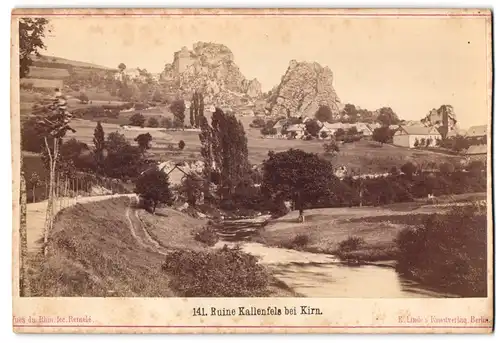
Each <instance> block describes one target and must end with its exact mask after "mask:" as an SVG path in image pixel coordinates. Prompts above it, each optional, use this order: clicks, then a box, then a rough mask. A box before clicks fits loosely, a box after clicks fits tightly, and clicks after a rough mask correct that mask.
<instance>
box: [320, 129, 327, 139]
mask: <svg viewBox="0 0 500 343" xmlns="http://www.w3.org/2000/svg"><path fill="white" fill-rule="evenodd" d="M319 136H320V137H321V138H323V139H326V138H328V132H326V131H323V132H321V133H320V135H319Z"/></svg>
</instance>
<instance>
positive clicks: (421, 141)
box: [419, 137, 425, 148]
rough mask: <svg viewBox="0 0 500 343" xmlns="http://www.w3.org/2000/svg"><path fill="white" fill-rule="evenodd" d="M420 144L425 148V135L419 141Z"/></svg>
mask: <svg viewBox="0 0 500 343" xmlns="http://www.w3.org/2000/svg"><path fill="white" fill-rule="evenodd" d="M419 145H420V146H421V147H422V148H423V147H425V138H423V137H422V138H420V143H419Z"/></svg>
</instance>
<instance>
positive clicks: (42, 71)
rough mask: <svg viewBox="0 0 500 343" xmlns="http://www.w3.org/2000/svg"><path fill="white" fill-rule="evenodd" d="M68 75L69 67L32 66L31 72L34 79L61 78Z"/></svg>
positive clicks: (30, 74)
mask: <svg viewBox="0 0 500 343" xmlns="http://www.w3.org/2000/svg"><path fill="white" fill-rule="evenodd" d="M68 76H69V72H68V69H58V68H46V67H30V72H29V77H30V78H34V79H50V80H61V79H64V78H65V77H68Z"/></svg>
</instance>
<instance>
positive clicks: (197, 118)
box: [195, 93, 205, 127]
mask: <svg viewBox="0 0 500 343" xmlns="http://www.w3.org/2000/svg"><path fill="white" fill-rule="evenodd" d="M204 116H205V104H204V101H203V94H202V93H198V112H197V113H195V124H196V126H197V127H199V126H200V120H201V117H204Z"/></svg>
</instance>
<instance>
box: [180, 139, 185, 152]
mask: <svg viewBox="0 0 500 343" xmlns="http://www.w3.org/2000/svg"><path fill="white" fill-rule="evenodd" d="M185 146H186V143H184V141H183V140H180V141H179V150H184V147H185Z"/></svg>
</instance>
